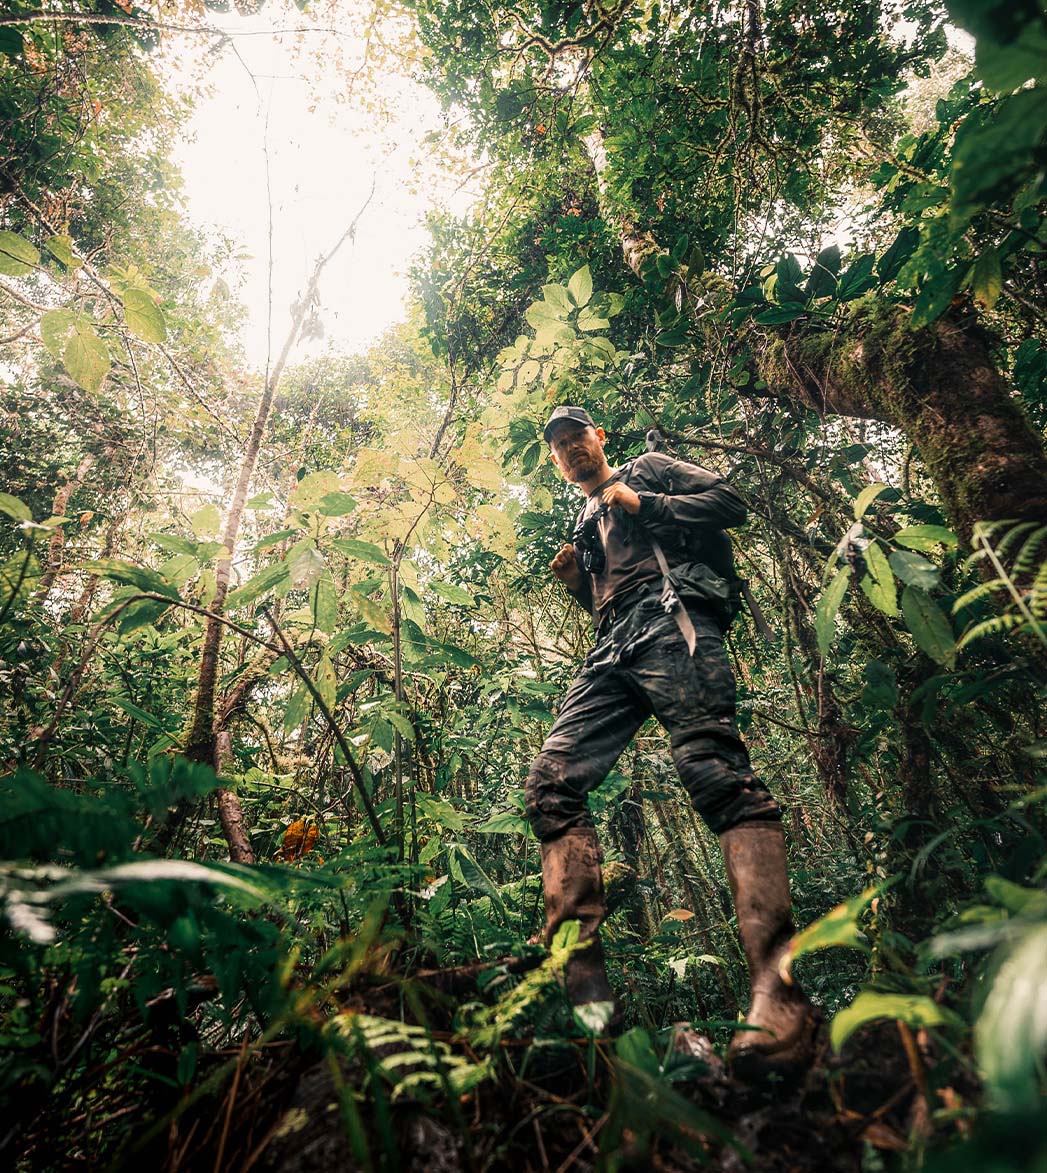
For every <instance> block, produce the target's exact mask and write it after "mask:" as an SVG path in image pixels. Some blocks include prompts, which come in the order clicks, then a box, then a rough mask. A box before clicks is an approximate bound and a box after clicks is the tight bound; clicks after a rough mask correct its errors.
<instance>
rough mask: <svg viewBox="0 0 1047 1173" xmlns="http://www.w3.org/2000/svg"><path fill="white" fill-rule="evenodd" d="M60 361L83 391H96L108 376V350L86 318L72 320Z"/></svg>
mask: <svg viewBox="0 0 1047 1173" xmlns="http://www.w3.org/2000/svg"><path fill="white" fill-rule="evenodd" d="M62 361H63V362H64V363H65V369H66V370H67V371H68V372H69V373H70V375H72V376H73V378H74V379H75V380H76V382H77V383H79V384H80V386H81V387H83V388H84V390H85V391H97V390H98V389H99V388H100V387H101V386H102V380H103V379H104V378H105V377H106V375H108V374H109V350H108V348H107V347H106V344H105V343H104V342H103V341H102V339H101V338H100V337H99V336H98V333H97V331H96V330H95V328H94V327H93V326H92V325H91V323H90V322H89V321H88V320H87V319H86V318H83V317H77V318H74V320H73V323H72V330H71V333H70V335H69V341H68V342H67V343H66V345H65V351H64V353H63V355H62Z"/></svg>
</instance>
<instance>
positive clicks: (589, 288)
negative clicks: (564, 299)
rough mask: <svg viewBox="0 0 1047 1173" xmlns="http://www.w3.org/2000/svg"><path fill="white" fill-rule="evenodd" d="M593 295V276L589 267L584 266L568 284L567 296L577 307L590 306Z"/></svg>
mask: <svg viewBox="0 0 1047 1173" xmlns="http://www.w3.org/2000/svg"><path fill="white" fill-rule="evenodd" d="M592 295H593V275H592V273H590V272H589V266H588V265H583V266H582V267H581V268H580V269H579V270H578V271H577V272H576V273H575V274H574V275H573V276H572V277H571V279H570V281H568V282H567V296H568V297H569V298H570V299H571V301H572V302H573V303H574V304H575V305H576V306H579V307H581V306H584V305H588V304H589V299H590V298H591V297H592Z"/></svg>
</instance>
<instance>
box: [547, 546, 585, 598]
mask: <svg viewBox="0 0 1047 1173" xmlns="http://www.w3.org/2000/svg"><path fill="white" fill-rule="evenodd" d="M549 569H550V570H551V571H552V572H553V574H555V575H556V577H557V578H558V579H559V580H560V581H561V582H562V583H563V584H564V586H565V587H567V589H568V590H569V591H577V590H580V589H581V585H582V568H581V567H580V566H579V565H578V559H577V558H576V557H575V556H574V546H561V547H560V552H559V554H557V555H556V557H555V558H554V559H553V560H552V562H550V563H549Z"/></svg>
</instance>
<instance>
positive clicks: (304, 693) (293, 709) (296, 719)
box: [284, 684, 313, 733]
mask: <svg viewBox="0 0 1047 1173" xmlns="http://www.w3.org/2000/svg"><path fill="white" fill-rule="evenodd" d="M312 703H313V697H312V693H310V691H309V689H308V688H307V687H306V686H305V685H304V684H301V685H299V686H298V688H296V689H295V691H294V692H293V693H291V696H290V699H289V700H288V702H287V708H286V709H284V732H285V733H291V732H292V731H293V730H295V729H297V728H298V726H299V725H301V723H302V722H303V721H304V720H305V718H306V715H307V714H308V712H309V706H310V705H311V704H312Z"/></svg>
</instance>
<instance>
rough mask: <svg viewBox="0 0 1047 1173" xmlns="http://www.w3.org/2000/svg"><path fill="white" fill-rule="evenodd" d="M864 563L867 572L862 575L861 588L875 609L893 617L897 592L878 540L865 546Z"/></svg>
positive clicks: (896, 607) (896, 612)
mask: <svg viewBox="0 0 1047 1173" xmlns="http://www.w3.org/2000/svg"><path fill="white" fill-rule="evenodd" d="M865 565H866V567H867V568H868V570H869V573H868V574H867V575H864V576H863V577H862V583H861V586H862V590H863V591H864V592H865V594H866V595H867V596H868V598H869V601H870V602H871V603H872V605H873V606H874V607H876V609H877V610H879V611H882V612H883V613H884V614H885V615H890V616H891V617H892V618H894V617H895V616H897V614H898V593H897V591H896V590H895V586H894V574H893V572H892V571H891V565H890V563H889V562H888V561H887V555H886V554H885V553H884V552H883V548H882V547H881V546H880V544H879V542H870V543H869V545H868V546H866V547H865Z"/></svg>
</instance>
